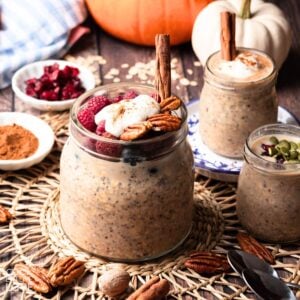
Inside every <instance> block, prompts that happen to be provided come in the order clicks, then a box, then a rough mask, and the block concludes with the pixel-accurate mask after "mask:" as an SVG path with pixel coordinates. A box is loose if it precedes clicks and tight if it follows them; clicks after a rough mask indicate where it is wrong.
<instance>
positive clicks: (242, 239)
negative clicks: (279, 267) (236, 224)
mask: <svg viewBox="0 0 300 300" xmlns="http://www.w3.org/2000/svg"><path fill="white" fill-rule="evenodd" d="M236 238H237V241H238V243H239V245H240V247H241V249H242V250H243V251H245V252H248V253H251V254H254V255H256V256H257V257H258V258H260V259H263V260H265V261H266V262H268V263H269V264H271V265H273V264H274V263H275V258H274V256H273V255H272V253H271V251H269V250H268V249H267V248H266V247H265V246H264V245H262V244H261V243H259V242H258V241H257V240H256V239H255V238H253V237H252V236H250V235H249V234H246V233H242V232H239V233H238V234H237V236H236Z"/></svg>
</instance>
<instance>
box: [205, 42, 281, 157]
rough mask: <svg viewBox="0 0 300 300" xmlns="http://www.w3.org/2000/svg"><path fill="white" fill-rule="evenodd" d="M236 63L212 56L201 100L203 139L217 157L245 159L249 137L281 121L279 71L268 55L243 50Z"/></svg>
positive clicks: (207, 67) (215, 54)
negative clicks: (276, 84) (278, 100)
mask: <svg viewBox="0 0 300 300" xmlns="http://www.w3.org/2000/svg"><path fill="white" fill-rule="evenodd" d="M237 51H238V52H237V56H236V57H235V59H234V60H231V61H226V60H223V59H222V58H221V54H220V52H216V53H214V54H212V55H211V56H210V57H209V59H208V60H207V63H206V67H205V71H204V80H205V82H204V86H203V89H202V92H201V97H200V115H199V119H200V135H201V138H202V140H203V142H204V143H205V144H206V145H207V146H208V147H209V148H210V149H211V150H212V151H214V152H215V153H217V154H220V155H223V156H226V157H232V158H241V157H242V153H243V146H244V143H245V140H246V138H247V136H248V135H249V134H250V133H251V132H252V131H253V130H254V129H256V128H258V127H259V126H262V125H266V124H269V123H276V121H277V106H278V104H277V98H276V92H275V81H276V77H277V76H276V75H277V71H276V69H275V65H274V62H273V60H272V59H271V58H270V57H269V56H267V55H266V54H265V53H263V52H260V51H257V50H253V49H246V48H239V49H238V50H237Z"/></svg>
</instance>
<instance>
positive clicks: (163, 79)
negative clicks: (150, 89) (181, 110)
mask: <svg viewBox="0 0 300 300" xmlns="http://www.w3.org/2000/svg"><path fill="white" fill-rule="evenodd" d="M155 47H156V70H155V87H156V90H157V92H158V94H159V96H160V99H161V100H163V99H166V98H168V97H170V96H171V64H170V36H169V35H168V34H157V35H156V36H155Z"/></svg>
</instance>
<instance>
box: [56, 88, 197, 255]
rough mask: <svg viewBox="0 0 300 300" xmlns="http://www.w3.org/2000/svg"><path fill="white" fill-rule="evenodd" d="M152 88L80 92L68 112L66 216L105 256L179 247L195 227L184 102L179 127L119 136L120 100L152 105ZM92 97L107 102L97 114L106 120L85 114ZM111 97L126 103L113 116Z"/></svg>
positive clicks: (63, 175)
mask: <svg viewBox="0 0 300 300" xmlns="http://www.w3.org/2000/svg"><path fill="white" fill-rule="evenodd" d="M154 93H155V90H154V89H153V88H151V87H148V86H144V85H137V84H129V83H120V84H111V85H106V86H101V87H99V88H96V89H94V90H92V91H90V92H87V93H86V94H84V95H83V96H81V97H80V98H79V99H78V100H77V101H76V103H75V104H74V106H73V108H72V111H71V120H70V137H69V139H68V141H67V143H66V145H65V146H64V149H63V152H62V156H61V172H60V215H61V223H62V226H63V229H64V231H65V233H66V234H67V236H68V237H69V238H70V239H71V240H72V241H73V242H74V243H75V244H76V245H78V246H79V247H80V248H82V249H84V250H86V251H88V252H90V253H93V254H96V255H99V256H101V257H105V258H109V259H112V260H118V261H143V260H147V259H152V258H155V257H158V256H161V255H163V254H165V253H167V252H169V251H171V250H173V249H174V248H176V247H177V246H178V245H179V244H181V243H182V242H183V241H184V239H185V238H186V237H187V235H188V234H189V232H190V230H191V224H192V211H193V155H192V151H191V148H190V145H189V144H188V142H187V140H186V136H187V131H188V128H187V122H186V119H187V111H186V108H185V106H184V105H182V106H180V107H179V108H178V109H177V110H176V112H174V116H175V115H176V116H177V117H180V119H181V124H180V125H179V127H178V128H177V130H174V131H169V132H155V131H151V130H150V132H149V133H147V134H146V135H145V136H143V137H142V138H140V139H137V140H133V141H124V140H121V139H120V138H118V137H117V136H118V134H121V135H122V134H123V133H124V130H123V129H122V126H121V125H122V124H121V125H120V124H119V123H118V122H117V123H114V122H115V119H114V118H119V115H120V114H127V111H126V109H127V108H126V109H125V110H124V109H123V108H124V107H123V103H125V104H126V105H127V102H128V103H129V102H130V101H133V102H130V103H133V104H134V105H133V106H132V107H133V108H132V107H131V109H132V110H135V108H134V106H135V105H140V104H141V103H142V102H139V101H145V102H147V101H150V103H151V105H153V106H154V108H153V109H154V111H155V109H156V107H159V104H158V105H157V104H155V103H154V102H153V97H151V96H152V95H153V94H154ZM95 97H98V98H101V97H102V98H101V99H104V100H103V101H104V102H103V103H105V112H104V108H103V109H102V110H101V111H100V112H98V113H97V114H96V115H95V120H98V121H99V119H101V120H100V122H98V121H97V122H98V126H97V127H95V126H93V125H91V123H89V122H88V121H87V120H88V116H89V115H88V114H87V115H84V118H83V117H82V114H81V113H80V112H81V111H82V110H83V109H85V108H86V107H89V105H90V103H92V102H93V101H94V102H95V100H93V101H91V98H93V99H94V98H95ZM150 98H152V100H151V99H150ZM105 99H106V100H105ZM105 101H107V102H105ZM119 101H120V102H119ZM154 101H156V100H154ZM114 103H121V104H122V105H121V106H122V108H121V109H120V108H117V109H119V111H118V114H117V115H114V116H113V117H112V118H110V117H111V115H110V114H114V113H112V111H113V110H114V109H113V106H111V105H112V104H114ZM136 103H138V104H136ZM93 105H94V104H93V103H92V105H91V106H93ZM130 105H131V104H130ZM143 109H144V108H138V109H137V111H139V113H141V111H143ZM121 110H122V112H121ZM150 110H151V109H150ZM148 111H149V107H148V108H147V111H146V113H148ZM172 114H173V112H172ZM116 116H117V117H116ZM132 118H135V115H134V116H132ZM103 119H105V120H106V121H105V124H104V125H103V124H102V123H101V122H102V121H103ZM123 121H124V120H123ZM123 121H122V122H123ZM81 122H83V123H84V122H86V123H85V124H86V126H87V127H88V126H90V128H89V129H87V128H85V126H84V125H83V124H82V123H81ZM122 122H121V123H122ZM124 122H125V121H124ZM101 124H102V125H103V126H102V125H101ZM101 126H102V127H103V128H100V127H101ZM108 131H109V132H110V133H107V132H108Z"/></svg>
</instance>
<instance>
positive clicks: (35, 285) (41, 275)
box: [14, 263, 51, 294]
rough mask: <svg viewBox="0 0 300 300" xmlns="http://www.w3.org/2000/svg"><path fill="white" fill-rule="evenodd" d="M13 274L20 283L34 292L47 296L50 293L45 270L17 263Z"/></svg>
mask: <svg viewBox="0 0 300 300" xmlns="http://www.w3.org/2000/svg"><path fill="white" fill-rule="evenodd" d="M14 272H15V274H16V276H17V277H18V278H19V279H20V280H21V281H23V282H24V283H26V284H27V285H28V286H29V287H30V288H32V289H33V290H35V291H36V292H38V293H43V294H47V293H49V292H50V291H51V285H50V282H49V280H48V278H47V270H46V269H44V268H41V267H37V266H27V265H25V264H23V263H19V264H16V265H15V267H14Z"/></svg>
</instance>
